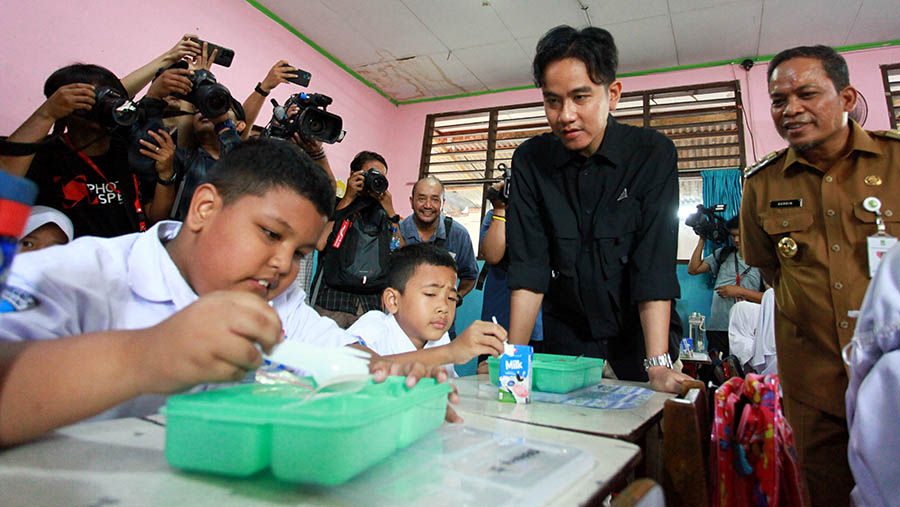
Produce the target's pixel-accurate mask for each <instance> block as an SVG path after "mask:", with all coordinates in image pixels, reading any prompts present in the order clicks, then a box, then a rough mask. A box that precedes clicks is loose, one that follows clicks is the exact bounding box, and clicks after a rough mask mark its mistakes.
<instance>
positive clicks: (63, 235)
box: [19, 206, 75, 252]
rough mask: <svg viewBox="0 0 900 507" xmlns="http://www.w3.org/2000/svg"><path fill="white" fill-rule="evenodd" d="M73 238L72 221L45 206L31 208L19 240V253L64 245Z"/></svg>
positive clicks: (59, 212)
mask: <svg viewBox="0 0 900 507" xmlns="http://www.w3.org/2000/svg"><path fill="white" fill-rule="evenodd" d="M74 237H75V228H74V227H73V226H72V221H71V220H69V217H67V216H66V215H64V214H63V212H62V211H59V210H57V209H54V208H50V207H47V206H32V207H31V213H30V214H29V215H28V221H26V222H25V230H24V231H22V237H21V238H20V239H19V252H31V251H34V250H40V249H42V248H47V247H50V246H56V245H65V244H66V243H68V242H69V241H72V238H74Z"/></svg>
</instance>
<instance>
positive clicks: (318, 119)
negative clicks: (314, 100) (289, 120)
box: [300, 107, 343, 143]
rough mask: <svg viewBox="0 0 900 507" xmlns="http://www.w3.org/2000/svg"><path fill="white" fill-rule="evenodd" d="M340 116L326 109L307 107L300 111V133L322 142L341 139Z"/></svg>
mask: <svg viewBox="0 0 900 507" xmlns="http://www.w3.org/2000/svg"><path fill="white" fill-rule="evenodd" d="M342 125H343V122H342V120H341V117H340V116H337V115H334V114H331V113H329V112H327V111H322V110H320V109H314V108H312V107H307V108H306V109H304V110H303V112H302V113H300V134H301V135H303V136H306V137H311V138H313V139H318V140H319V141H322V142H324V143H333V142H335V141H339V140H340V139H341V126H342Z"/></svg>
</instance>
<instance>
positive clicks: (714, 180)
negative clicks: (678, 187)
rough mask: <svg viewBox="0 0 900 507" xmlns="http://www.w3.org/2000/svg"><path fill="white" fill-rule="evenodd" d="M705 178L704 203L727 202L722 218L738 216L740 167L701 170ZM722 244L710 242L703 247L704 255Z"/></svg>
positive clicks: (705, 204) (739, 206)
mask: <svg viewBox="0 0 900 507" xmlns="http://www.w3.org/2000/svg"><path fill="white" fill-rule="evenodd" d="M700 176H701V177H702V178H703V205H704V206H707V207H709V206H715V205H716V204H725V205H726V206H727V207H726V208H725V211H724V212H722V213H721V215H722V218H724V219H725V220H728V219H729V218H731V217H734V216H737V214H738V213H739V212H740V211H741V171H739V170H738V169H719V170H716V171H700ZM720 246H722V245H713V244H710V243H709V242H707V243H706V246H705V247H704V248H703V255H704V256H706V255H709V254H710V253H711V252H712V251H713V249H714V248H718V247H720Z"/></svg>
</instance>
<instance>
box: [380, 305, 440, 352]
mask: <svg viewBox="0 0 900 507" xmlns="http://www.w3.org/2000/svg"><path fill="white" fill-rule="evenodd" d="M384 321H385V323H386V324H387V326H388V327H389V328H390V330H391V332H390V336H405V337H406V339H407V340H409V346H410V349H409V350H410V351H411V352H412V351H415V350H416V346H415V344H414V343H413V342H412V340H410V339H409V335H407V334H406V331H404V330H403V328H402V327H400V324H399V323H398V322H397V318H396V317H394V314H393V313H386V314H385V317H384ZM444 338H446V339H447V340H448V341H449V340H450V333H449V332H445V333H444V334H443V336H441V339H440V340H437V341H431V340H428V341H426V342H425V348H426V349H430V348H431V347H438V346H440V345H443V343H440V342H441V341H442V340H444Z"/></svg>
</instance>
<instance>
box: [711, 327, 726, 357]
mask: <svg viewBox="0 0 900 507" xmlns="http://www.w3.org/2000/svg"><path fill="white" fill-rule="evenodd" d="M706 341H707V342H708V347H707V348H708V349H709V350H710V351H712V350H718V351H719V357H720V358H723V359H724V358H726V357H728V354H729V352H728V331H707V332H706Z"/></svg>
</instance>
